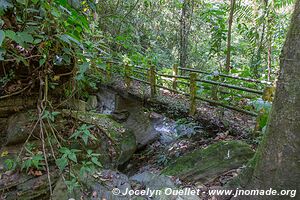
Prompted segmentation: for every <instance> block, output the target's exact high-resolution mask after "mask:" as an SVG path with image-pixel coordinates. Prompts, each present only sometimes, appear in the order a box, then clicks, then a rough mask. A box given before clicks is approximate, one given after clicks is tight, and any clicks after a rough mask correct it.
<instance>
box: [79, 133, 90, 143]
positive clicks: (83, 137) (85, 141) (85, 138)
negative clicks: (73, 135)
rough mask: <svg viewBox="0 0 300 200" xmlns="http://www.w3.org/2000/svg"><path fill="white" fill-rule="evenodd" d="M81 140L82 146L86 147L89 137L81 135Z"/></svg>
mask: <svg viewBox="0 0 300 200" xmlns="http://www.w3.org/2000/svg"><path fill="white" fill-rule="evenodd" d="M81 138H82V140H83V142H84V144H85V145H87V143H88V140H89V136H88V135H86V134H83V135H82V136H81Z"/></svg>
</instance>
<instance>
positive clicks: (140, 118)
mask: <svg viewBox="0 0 300 200" xmlns="http://www.w3.org/2000/svg"><path fill="white" fill-rule="evenodd" d="M97 99H98V106H97V112H99V113H104V114H112V115H113V117H114V118H115V119H116V120H117V121H119V122H121V123H122V124H123V125H124V126H125V127H126V128H128V129H130V130H131V131H133V132H134V134H135V136H136V139H137V145H138V148H143V147H145V146H146V145H149V144H151V143H152V142H154V141H157V140H159V141H160V143H161V144H162V145H167V144H170V143H172V142H173V141H175V140H176V139H178V138H179V137H182V136H189V137H190V136H192V135H193V134H195V133H197V132H200V131H201V130H202V126H199V125H196V124H193V123H187V122H186V121H184V120H177V121H175V120H173V119H170V118H168V117H166V116H164V115H163V114H159V113H157V112H154V111H151V110H148V109H147V108H146V107H144V106H143V103H142V102H141V101H138V100H137V99H134V97H130V96H126V97H124V96H121V95H119V94H117V93H116V92H114V91H112V90H108V89H107V88H105V89H101V90H100V91H99V93H98V94H97Z"/></svg>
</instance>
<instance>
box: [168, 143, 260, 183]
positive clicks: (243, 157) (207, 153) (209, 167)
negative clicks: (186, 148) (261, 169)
mask: <svg viewBox="0 0 300 200" xmlns="http://www.w3.org/2000/svg"><path fill="white" fill-rule="evenodd" d="M253 155H254V151H253V150H252V149H251V147H250V146H249V145H248V144H246V143H244V142H241V141H222V142H218V143H215V144H212V145H209V146H208V147H206V148H203V149H197V150H195V151H193V152H191V153H187V154H186V155H183V156H182V157H179V158H177V159H175V160H174V162H171V163H170V164H168V166H167V167H166V168H165V169H164V170H163V172H162V173H163V174H166V175H171V176H178V177H179V178H181V179H183V180H187V181H192V182H199V183H203V184H204V183H207V182H209V181H210V180H212V179H214V178H216V177H217V176H219V175H221V174H222V173H224V172H226V171H229V170H231V169H235V168H238V167H241V166H242V165H243V164H246V163H247V161H248V160H249V159H250V158H251V157H252V156H253Z"/></svg>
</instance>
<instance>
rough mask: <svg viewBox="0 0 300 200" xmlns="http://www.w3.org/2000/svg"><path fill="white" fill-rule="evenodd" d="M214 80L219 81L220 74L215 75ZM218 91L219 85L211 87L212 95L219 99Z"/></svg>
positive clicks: (214, 98) (213, 97)
mask: <svg viewBox="0 0 300 200" xmlns="http://www.w3.org/2000/svg"><path fill="white" fill-rule="evenodd" d="M212 80H213V81H216V82H218V80H219V75H214V77H213V79H212ZM218 92H219V86H218V85H213V86H212V87H211V97H212V99H213V100H215V101H217V100H218V99H219V98H218Z"/></svg>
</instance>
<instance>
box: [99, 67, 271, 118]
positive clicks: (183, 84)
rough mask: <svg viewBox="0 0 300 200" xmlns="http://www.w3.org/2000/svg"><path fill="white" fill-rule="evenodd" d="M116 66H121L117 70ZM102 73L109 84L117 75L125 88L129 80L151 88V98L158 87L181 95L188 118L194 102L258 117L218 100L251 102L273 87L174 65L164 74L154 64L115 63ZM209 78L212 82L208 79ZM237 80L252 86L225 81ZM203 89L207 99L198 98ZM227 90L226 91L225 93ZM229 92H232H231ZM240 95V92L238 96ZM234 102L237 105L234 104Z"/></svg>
mask: <svg viewBox="0 0 300 200" xmlns="http://www.w3.org/2000/svg"><path fill="white" fill-rule="evenodd" d="M116 65H120V66H121V67H120V66H118V67H116ZM101 70H102V72H104V74H105V77H106V80H107V81H111V80H112V76H114V75H119V76H121V77H123V78H124V82H125V85H126V88H127V89H128V88H129V87H130V86H131V83H132V80H135V81H138V82H141V83H143V84H146V85H149V86H150V95H151V98H155V97H156V96H157V95H158V93H157V89H158V88H161V89H164V90H168V91H170V92H172V93H175V94H181V95H184V96H186V97H188V98H189V101H190V108H189V113H190V115H194V114H195V112H196V101H197V100H200V101H205V102H208V103H210V104H212V105H215V106H221V107H224V108H227V109H231V110H235V111H238V112H242V113H245V114H248V115H252V116H257V115H258V113H257V112H255V111H253V109H249V108H248V109H247V108H241V107H240V106H236V105H233V104H232V103H228V102H227V103H224V102H222V101H221V100H220V99H219V97H218V96H219V95H221V94H223V95H227V96H229V97H237V98H238V99H249V100H254V99H258V98H259V97H262V99H264V96H265V95H266V93H267V92H268V91H269V88H272V83H271V82H268V81H261V80H256V79H251V78H245V77H239V76H233V75H228V74H222V73H217V74H214V73H210V72H205V71H201V70H197V69H192V68H182V67H178V66H177V65H173V67H172V70H170V73H163V72H160V71H159V70H157V69H156V67H155V66H154V65H149V67H141V66H137V65H129V64H123V63H118V62H109V63H106V67H105V68H101ZM207 76H208V77H212V79H211V80H210V79H208V78H207ZM229 79H231V80H236V81H239V82H241V83H252V85H253V87H244V86H238V85H235V84H231V83H228V80H229ZM203 83H204V84H205V86H201V88H202V89H203V90H207V91H210V97H211V98H207V97H204V96H203V95H199V94H198V91H199V89H200V88H199V85H201V84H203ZM224 88H226V89H227V90H224ZM228 90H234V91H233V92H231V91H228ZM237 92H239V93H237ZM235 103H237V102H235Z"/></svg>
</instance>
